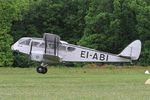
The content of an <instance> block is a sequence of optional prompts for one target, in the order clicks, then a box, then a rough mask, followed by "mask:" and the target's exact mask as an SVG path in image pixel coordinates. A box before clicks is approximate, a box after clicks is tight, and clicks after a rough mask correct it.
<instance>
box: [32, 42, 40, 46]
mask: <svg viewBox="0 0 150 100" xmlns="http://www.w3.org/2000/svg"><path fill="white" fill-rule="evenodd" d="M39 44H40V43H39V42H35V41H33V42H32V46H33V47H38V45H39Z"/></svg>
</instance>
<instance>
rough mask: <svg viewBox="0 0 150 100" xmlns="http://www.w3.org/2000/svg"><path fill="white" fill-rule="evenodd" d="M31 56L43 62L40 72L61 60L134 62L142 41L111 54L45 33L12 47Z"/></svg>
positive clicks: (45, 70) (25, 38)
mask: <svg viewBox="0 0 150 100" xmlns="http://www.w3.org/2000/svg"><path fill="white" fill-rule="evenodd" d="M11 49H12V50H14V51H18V52H21V53H24V54H27V55H29V56H30V58H31V60H33V61H38V62H41V65H40V66H39V67H37V72H38V73H43V74H45V73H46V72H47V64H48V63H59V62H132V60H137V59H138V58H139V56H140V53H141V41H140V40H135V41H133V42H132V43H131V44H129V45H128V46H127V47H126V48H125V49H124V50H123V51H122V52H121V53H119V54H111V53H107V52H102V51H97V50H94V49H90V48H86V47H83V46H78V45H73V44H69V43H67V42H65V41H61V40H60V37H59V36H58V35H55V34H50V33H44V35H43V38H34V37H23V38H21V39H19V40H18V41H17V42H16V43H15V44H13V45H12V47H11Z"/></svg>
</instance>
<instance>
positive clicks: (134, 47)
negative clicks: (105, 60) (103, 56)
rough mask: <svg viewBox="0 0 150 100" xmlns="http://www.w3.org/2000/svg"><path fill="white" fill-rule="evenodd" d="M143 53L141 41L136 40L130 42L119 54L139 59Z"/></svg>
mask: <svg viewBox="0 0 150 100" xmlns="http://www.w3.org/2000/svg"><path fill="white" fill-rule="evenodd" d="M140 53H141V41H140V40H135V41H133V42H132V43H131V44H129V45H128V46H127V47H126V48H125V49H124V50H123V51H122V52H121V53H120V54H118V56H120V57H124V58H130V59H131V60H137V59H138V58H139V56H140Z"/></svg>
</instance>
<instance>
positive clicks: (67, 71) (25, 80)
mask: <svg viewBox="0 0 150 100" xmlns="http://www.w3.org/2000/svg"><path fill="white" fill-rule="evenodd" d="M145 70H146V68H128V69H127V68H124V69H121V68H114V69H112V68H96V69H90V68H62V67H61V68H58V67H57V68H53V67H52V68H49V71H48V73H47V74H45V75H42V74H38V73H36V71H35V68H0V100H150V85H145V84H144V83H145V81H146V80H147V79H148V78H150V75H144V71H145Z"/></svg>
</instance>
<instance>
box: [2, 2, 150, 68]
mask: <svg viewBox="0 0 150 100" xmlns="http://www.w3.org/2000/svg"><path fill="white" fill-rule="evenodd" d="M43 33H53V34H57V35H60V37H61V39H62V40H65V41H67V42H69V43H73V44H77V45H82V46H86V47H90V48H93V49H97V50H100V51H106V52H111V53H120V52H121V51H122V50H123V49H124V47H125V46H127V44H129V43H130V42H132V41H133V40H135V39H140V40H141V41H142V53H141V56H140V59H139V60H138V61H137V62H135V64H137V65H144V66H148V65H150V40H149V39H150V1H149V0H0V66H20V67H23V66H24V67H25V66H26V67H27V66H31V65H33V63H29V61H28V57H27V56H26V55H22V54H18V53H14V52H12V51H11V48H10V46H11V45H12V44H13V43H14V42H16V41H17V40H18V39H19V38H21V37H24V36H28V37H42V35H43Z"/></svg>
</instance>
